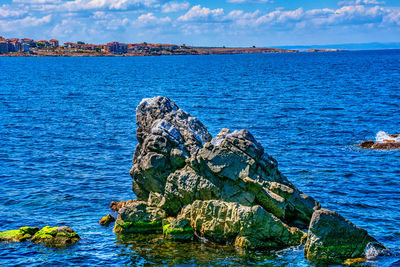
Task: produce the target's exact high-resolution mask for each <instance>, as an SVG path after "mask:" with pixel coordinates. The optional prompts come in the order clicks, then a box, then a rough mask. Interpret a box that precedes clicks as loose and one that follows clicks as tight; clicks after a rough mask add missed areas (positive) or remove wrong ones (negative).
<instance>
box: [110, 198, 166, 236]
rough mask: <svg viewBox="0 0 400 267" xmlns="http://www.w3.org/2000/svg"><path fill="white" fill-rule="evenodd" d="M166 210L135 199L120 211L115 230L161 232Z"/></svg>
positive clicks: (123, 232) (116, 231)
mask: <svg viewBox="0 0 400 267" xmlns="http://www.w3.org/2000/svg"><path fill="white" fill-rule="evenodd" d="M166 217H167V215H166V212H165V211H164V210H162V209H160V208H157V207H149V206H148V205H147V203H146V202H143V201H134V202H132V203H130V204H128V205H126V206H124V207H123V208H121V209H120V210H119V212H118V217H117V220H116V222H115V227H114V232H115V233H119V234H128V233H146V232H161V231H162V221H163V219H165V218H166Z"/></svg>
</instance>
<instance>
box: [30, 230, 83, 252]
mask: <svg viewBox="0 0 400 267" xmlns="http://www.w3.org/2000/svg"><path fill="white" fill-rule="evenodd" d="M79 240H80V237H79V235H78V234H77V233H76V232H75V231H74V230H72V229H71V228H70V227H68V226H60V227H50V226H45V227H43V228H42V229H40V231H38V232H36V233H35V235H34V236H33V237H32V239H31V241H32V243H35V244H43V245H45V246H48V247H64V246H69V245H73V244H75V243H76V242H78V241H79Z"/></svg>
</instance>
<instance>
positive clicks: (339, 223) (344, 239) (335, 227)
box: [304, 209, 386, 264]
mask: <svg viewBox="0 0 400 267" xmlns="http://www.w3.org/2000/svg"><path fill="white" fill-rule="evenodd" d="M368 248H369V249H371V248H372V249H374V250H375V251H380V250H384V249H386V248H385V247H384V246H383V245H382V244H380V243H379V242H378V241H376V239H375V238H373V237H372V236H370V235H368V233H367V231H365V230H364V229H361V228H360V227H357V226H355V225H354V224H352V223H351V222H350V221H348V220H346V219H345V218H343V217H342V216H341V215H339V214H338V213H336V212H334V211H330V210H326V209H320V210H318V211H316V212H314V214H313V216H312V219H311V223H310V228H309V230H308V237H307V242H306V245H305V248H304V255H305V256H306V258H307V259H309V260H313V261H323V262H330V263H339V264H341V263H343V262H345V261H346V260H348V259H354V258H364V257H365V254H366V250H367V249H368Z"/></svg>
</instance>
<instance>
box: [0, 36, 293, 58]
mask: <svg viewBox="0 0 400 267" xmlns="http://www.w3.org/2000/svg"><path fill="white" fill-rule="evenodd" d="M283 52H285V53H286V52H298V51H297V50H291V49H279V48H257V47H254V46H253V47H248V48H226V47H192V46H186V45H184V44H182V45H176V44H151V43H146V42H143V43H130V44H126V43H121V42H117V41H114V42H110V43H107V44H87V43H85V42H82V41H78V42H76V43H73V42H66V43H64V44H63V45H61V44H60V42H59V41H58V40H56V39H50V40H39V41H36V40H33V39H30V38H22V39H19V38H8V39H6V38H4V37H2V36H0V55H2V56H159V55H211V54H242V53H283Z"/></svg>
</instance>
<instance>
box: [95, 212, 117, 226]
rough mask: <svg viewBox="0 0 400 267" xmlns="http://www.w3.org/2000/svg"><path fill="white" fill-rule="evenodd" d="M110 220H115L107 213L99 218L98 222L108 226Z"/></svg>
mask: <svg viewBox="0 0 400 267" xmlns="http://www.w3.org/2000/svg"><path fill="white" fill-rule="evenodd" d="M112 222H115V218H114V216H112V215H111V214H108V215H107V216H104V217H103V218H101V219H100V221H99V224H100V225H103V226H109V225H110V223H112Z"/></svg>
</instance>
